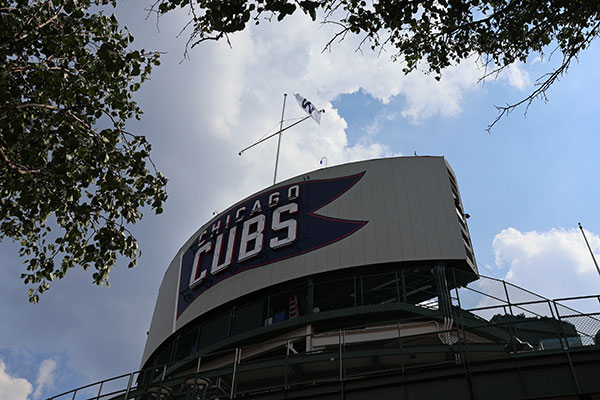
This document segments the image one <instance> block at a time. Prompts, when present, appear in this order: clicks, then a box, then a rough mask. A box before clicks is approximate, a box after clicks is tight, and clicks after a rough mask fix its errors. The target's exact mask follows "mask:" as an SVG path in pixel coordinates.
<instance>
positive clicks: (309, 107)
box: [294, 93, 321, 125]
mask: <svg viewBox="0 0 600 400" xmlns="http://www.w3.org/2000/svg"><path fill="white" fill-rule="evenodd" d="M294 97H295V98H296V101H297V102H298V105H299V106H300V107H302V109H303V110H304V111H306V113H307V114H308V115H310V116H311V117H312V119H314V120H315V121H317V124H319V125H320V124H321V112H320V111H319V110H317V107H315V106H313V104H312V103H311V102H310V101H308V100H306V99H305V98H304V97H302V96H300V95H299V94H298V93H296V94H295V95H294Z"/></svg>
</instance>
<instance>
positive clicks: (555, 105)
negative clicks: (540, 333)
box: [0, 2, 600, 399]
mask: <svg viewBox="0 0 600 400" xmlns="http://www.w3.org/2000/svg"><path fill="white" fill-rule="evenodd" d="M132 3H133V2H131V4H127V5H124V4H123V5H120V6H119V7H120V8H119V9H118V16H119V19H120V21H121V22H122V23H123V24H125V25H127V26H128V27H129V28H130V30H131V31H132V33H133V34H134V36H135V37H136V41H135V42H134V45H135V46H136V47H138V48H141V47H143V48H146V49H152V50H160V51H165V52H166V54H164V55H163V57H162V65H161V66H160V67H159V68H157V69H156V70H155V72H154V73H153V75H152V78H151V80H150V81H149V82H148V83H147V84H146V85H145V86H144V87H143V89H142V90H141V91H140V92H139V93H138V95H137V100H138V102H139V105H140V106H141V107H142V109H143V110H144V111H145V115H144V116H143V118H142V120H141V121H140V122H136V123H131V124H130V125H129V126H128V128H129V129H130V130H132V131H134V132H136V133H139V134H144V135H146V136H147V137H148V138H149V140H150V141H151V142H152V143H153V159H154V161H155V163H156V164H157V166H158V167H159V169H160V170H161V171H162V172H163V173H164V174H165V175H166V176H167V177H168V178H169V184H168V192H169V200H168V203H167V206H166V208H165V213H164V214H163V215H161V216H153V215H152V214H151V213H147V215H146V218H145V219H144V220H143V221H142V222H141V223H140V224H138V225H136V226H135V227H134V228H133V230H134V232H135V234H136V237H137V238H138V241H139V242H140V247H141V249H142V251H143V255H142V258H141V260H140V265H139V267H137V268H135V269H133V270H127V269H126V264H125V263H120V264H119V265H118V267H117V268H116V269H115V270H114V272H113V273H112V274H111V288H99V287H95V286H93V285H92V284H91V277H90V276H88V273H84V272H83V271H78V270H74V271H72V272H71V273H70V274H69V275H68V276H67V278H66V279H65V280H63V281H61V282H55V283H54V284H53V286H52V288H51V290H50V291H49V292H47V293H45V294H44V295H43V296H42V298H41V302H40V304H38V305H30V304H28V302H27V296H26V287H25V286H24V285H23V284H22V283H21V281H20V279H19V274H20V272H21V270H22V269H23V266H22V262H21V261H20V260H19V258H18V256H17V247H16V246H15V245H14V244H11V243H10V242H8V241H4V242H2V243H1V244H0V263H1V265H2V266H3V268H4V272H5V274H4V277H3V279H2V280H1V281H0V299H1V301H0V317H1V318H2V324H0V394H2V393H9V392H8V390H20V392H19V393H21V394H20V395H19V396H20V397H16V398H17V399H26V398H27V399H37V398H44V397H48V396H50V395H52V394H57V393H59V392H62V391H66V390H69V389H71V388H74V387H76V386H80V385H84V384H87V383H90V382H92V381H95V380H100V379H104V378H108V377H110V376H114V375H117V374H121V373H125V372H128V371H130V370H134V369H136V368H137V367H138V366H139V361H140V358H141V354H142V349H143V345H144V341H145V337H146V335H145V333H146V331H147V330H148V327H149V324H150V318H151V315H152V310H153V307H154V302H155V299H156V294H157V291H158V287H159V284H160V280H161V278H162V274H163V273H164V271H165V269H166V267H167V265H168V263H169V262H170V260H171V258H172V257H173V256H174V255H175V253H176V252H177V250H178V249H179V247H180V246H181V245H182V244H183V243H184V241H185V240H186V239H187V238H188V236H189V235H191V234H192V233H193V232H194V231H195V230H196V229H197V228H198V227H200V226H201V225H202V224H203V223H205V222H206V221H207V220H209V219H210V217H211V216H212V213H213V211H221V210H223V209H225V208H226V207H228V206H229V205H231V204H232V203H233V202H235V201H237V200H239V199H241V198H243V197H245V196H246V195H248V194H251V193H253V192H255V191H257V190H259V189H261V188H263V187H265V186H268V185H269V184H270V183H271V180H272V173H273V164H274V155H275V146H276V143H275V141H272V142H271V143H265V144H264V145H261V146H260V147H257V148H256V149H253V150H252V151H249V152H248V153H246V154H245V155H244V156H243V157H239V156H238V155H237V153H238V151H239V150H240V149H241V148H243V147H245V146H246V145H248V144H251V143H252V142H254V141H255V140H257V139H258V138H260V137H261V136H263V135H264V134H265V133H266V132H267V131H268V130H269V129H270V128H272V127H273V126H274V125H276V124H277V121H278V119H279V116H280V112H281V101H282V95H283V93H284V92H287V93H289V94H291V93H295V92H299V93H301V94H303V95H304V96H305V97H307V98H308V99H310V100H311V101H312V102H313V103H314V104H315V105H317V106H318V107H320V108H325V109H326V113H325V114H324V115H323V121H322V123H321V125H320V126H317V125H316V124H314V123H312V122H310V121H307V122H305V123H303V124H302V125H300V126H299V127H298V128H294V129H292V130H290V131H289V132H288V133H286V134H285V135H284V137H283V141H282V156H281V161H280V172H279V177H280V179H285V178H288V177H291V176H295V175H297V174H300V173H303V172H306V171H310V170H313V169H317V168H319V160H320V159H321V157H323V156H325V157H327V160H328V165H330V166H331V165H335V164H340V163H343V162H349V161H354V160H361V159H368V158H374V157H387V156H394V155H412V154H413V152H417V154H419V155H444V156H445V157H446V158H447V159H448V161H449V163H450V164H451V165H452V167H453V169H454V170H455V172H456V175H457V178H458V182H459V186H460V190H461V193H462V196H463V202H464V205H465V209H466V211H467V212H468V213H469V214H470V215H471V218H470V219H469V227H470V230H471V237H472V240H473V244H474V248H475V254H476V257H477V260H478V264H479V269H480V272H481V273H483V274H487V275H491V276H495V277H499V278H506V279H509V280H511V281H513V282H514V283H516V284H518V285H521V286H524V287H527V288H530V289H532V290H533V291H535V292H538V293H540V294H542V295H546V296H547V297H560V296H573V295H578V294H593V293H598V292H600V290H599V289H600V277H599V276H598V275H597V273H596V270H595V268H594V266H593V263H592V260H591V258H590V255H589V253H588V252H587V249H586V248H585V244H584V242H583V239H582V237H581V234H580V232H579V231H578V230H577V222H578V221H581V222H582V223H583V224H584V227H585V228H586V230H587V233H588V238H589V239H590V242H591V244H592V247H593V248H594V251H595V253H596V254H598V255H600V235H599V234H600V217H599V216H598V212H597V208H598V200H597V199H598V198H599V195H600V193H599V190H600V189H599V188H600V185H599V174H598V167H597V164H598V157H597V153H598V149H599V148H600V138H599V137H598V122H599V111H600V100H599V98H598V95H597V90H596V88H598V87H600V76H598V74H597V73H596V71H597V70H598V65H599V63H600V47H599V44H598V43H595V44H594V45H593V46H592V47H591V48H590V49H589V50H587V51H586V52H585V53H584V54H582V56H581V58H580V60H579V63H578V64H574V65H573V66H572V67H571V69H570V71H569V73H568V74H567V75H565V76H564V77H563V78H562V79H561V81H560V82H558V83H557V84H556V85H554V86H553V87H552V88H551V89H550V91H549V92H548V96H549V102H548V103H547V104H544V102H543V101H535V102H534V103H533V104H532V106H531V107H530V109H529V111H528V113H527V115H526V116H524V111H525V110H524V109H518V110H516V111H515V112H513V113H512V114H511V115H509V116H508V117H506V118H504V119H502V120H501V121H500V123H499V124H497V126H496V127H495V128H494V129H493V131H492V133H491V134H489V133H487V132H486V131H485V128H486V126H487V125H488V124H489V123H490V122H492V121H493V119H494V117H495V116H496V110H495V108H494V105H495V104H504V103H506V102H511V101H516V100H519V99H520V98H521V97H522V96H525V95H526V94H527V93H528V92H529V91H531V90H532V88H533V86H532V82H533V81H534V80H535V79H536V78H537V77H538V76H539V75H540V74H541V73H543V72H546V71H547V68H549V67H550V65H551V63H550V64H548V63H547V62H539V61H538V60H535V59H532V60H531V62H530V63H528V64H526V65H518V66H514V67H513V68H512V69H511V71H509V72H510V73H507V74H504V75H501V76H500V77H499V78H498V79H497V80H488V81H487V82H486V83H485V84H477V79H478V78H479V76H481V74H482V71H481V70H479V69H478V68H477V67H476V65H475V62H474V60H469V61H467V62H465V63H463V64H461V65H460V66H458V67H456V68H453V69H450V70H448V71H444V74H443V78H442V81H441V82H436V81H435V80H434V79H433V77H430V76H426V75H423V74H420V73H415V74H411V75H409V76H404V75H403V74H402V73H401V66H400V65H398V64H394V63H392V62H391V61H390V60H389V58H388V57H387V56H386V53H384V54H383V55H381V56H379V57H377V56H376V55H375V54H372V53H370V52H369V51H365V52H364V54H361V53H359V52H355V51H354V50H355V48H356V44H357V43H358V40H359V39H357V38H351V37H349V38H348V39H347V40H346V41H344V42H342V43H339V44H337V45H335V46H334V47H333V49H332V50H331V52H325V53H321V49H322V47H323V46H324V44H325V43H326V42H327V39H328V38H329V37H330V35H331V34H332V31H331V30H330V28H328V27H321V28H319V26H318V25H316V24H314V23H312V22H311V21H310V20H309V18H307V17H304V16H301V15H298V16H294V17H293V18H289V20H287V21H286V22H285V23H283V24H266V23H265V24H262V25H260V26H259V27H257V28H256V27H253V28H252V29H250V30H247V31H245V32H243V33H241V34H238V35H234V36H233V37H232V48H229V47H228V46H227V45H226V43H205V44H203V45H200V46H197V47H196V48H194V49H193V50H192V51H191V52H190V56H191V59H190V60H186V61H183V62H181V61H182V58H183V50H184V44H185V38H179V39H177V38H176V37H175V36H176V35H177V34H178V33H179V30H180V29H181V27H182V26H183V25H184V23H185V20H186V17H185V15H181V14H179V15H177V14H176V15H171V16H167V17H165V18H163V19H162V20H161V23H160V33H159V32H157V30H156V25H155V23H154V22H155V21H153V20H152V18H150V19H149V20H145V17H146V13H145V12H144V10H143V7H142V6H141V5H140V3H139V2H135V3H136V4H132ZM289 100H290V102H288V106H287V110H286V117H287V118H290V119H291V118H297V117H301V116H303V111H302V110H301V109H300V108H299V107H297V106H296V104H295V103H294V102H293V99H289ZM28 385H29V386H28ZM2 390H5V392H2ZM10 393H17V392H10ZM15 396H16V395H15ZM0 397H2V396H0Z"/></svg>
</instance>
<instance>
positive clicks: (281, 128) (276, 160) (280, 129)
mask: <svg viewBox="0 0 600 400" xmlns="http://www.w3.org/2000/svg"><path fill="white" fill-rule="evenodd" d="M285 99H287V93H284V94H283V108H282V109H281V122H279V138H278V139H277V156H275V173H274V174H273V185H274V184H275V181H276V180H277V164H279V147H281V132H282V131H283V114H284V113H285Z"/></svg>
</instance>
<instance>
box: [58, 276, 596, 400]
mask: <svg viewBox="0 0 600 400" xmlns="http://www.w3.org/2000/svg"><path fill="white" fill-rule="evenodd" d="M393 277H394V276H393V275H391V274H389V276H381V277H377V278H373V279H370V280H366V279H365V280H359V281H356V280H353V281H352V282H351V286H350V283H348V284H344V285H341V284H338V286H339V287H338V286H335V285H334V284H331V283H327V284H326V285H325V284H324V285H322V287H321V286H317V289H318V290H323V291H325V290H333V289H339V290H338V291H337V292H336V291H333V292H332V293H333V294H334V295H335V294H336V293H340V291H343V290H346V289H347V287H348V288H354V287H355V286H356V287H360V288H362V289H361V291H360V293H362V294H361V296H360V298H356V300H355V304H356V305H360V304H365V303H368V304H375V303H378V304H386V303H387V301H388V299H393V300H394V301H395V300H397V298H398V297H400V298H402V297H411V296H416V297H419V296H421V294H422V293H426V292H428V291H431V288H428V287H426V286H427V285H424V284H425V281H424V282H423V283H418V284H415V285H414V287H410V288H407V289H408V290H409V291H408V292H404V294H402V292H399V290H400V285H399V283H398V282H401V281H399V280H394V279H392V278H393ZM413 278H414V277H413ZM413 281H414V279H413ZM421 284H423V285H424V286H419V285H421ZM423 288H425V289H423ZM398 293H400V296H398ZM406 293H408V295H407V294H406ZM417 293H419V296H417ZM335 299H336V298H335V296H334V299H333V300H332V302H331V304H333V303H335V301H334V300H335ZM336 301H337V300H336ZM353 301H354V300H353ZM450 301H451V313H450V315H447V314H443V315H442V311H441V310H440V309H439V308H440V307H439V305H438V299H437V297H435V294H434V292H431V294H430V297H429V299H428V300H423V301H420V302H419V303H418V304H416V305H412V307H415V315H421V316H420V317H414V318H411V319H409V318H403V319H401V320H394V321H386V322H383V321H379V322H378V324H377V325H376V326H373V325H366V326H363V327H355V328H353V329H343V330H338V331H329V332H317V333H312V334H309V335H305V336H300V337H289V338H285V339H281V338H278V339H277V340H273V341H271V342H269V341H261V342H260V343H256V344H253V345H248V346H245V347H240V348H235V349H229V350H226V351H221V352H213V353H210V354H203V355H201V357H198V355H196V356H190V357H188V358H186V359H185V360H183V361H178V362H177V363H170V364H169V363H166V364H164V365H161V366H154V367H152V368H149V369H145V370H142V371H136V372H133V373H131V374H126V375H121V376H118V377H115V378H112V379H108V380H105V381H101V382H97V383H95V384H91V385H87V386H84V387H81V388H78V389H75V390H72V391H69V392H66V393H63V394H61V395H57V396H54V397H52V398H51V400H67V399H69V400H82V399H95V400H101V399H111V400H117V399H118V400H128V399H137V400H150V399H159V398H160V399H174V400H176V399H181V400H192V399H193V400H200V399H224V398H232V397H243V396H248V395H253V394H260V393H269V392H274V391H282V390H287V389H290V388H299V387H303V386H311V385H318V384H321V383H327V382H329V383H330V382H337V381H344V380H352V379H360V378H363V377H368V376H370V375H382V374H388V373H393V374H397V373H399V372H406V371H410V370H415V369H419V368H431V367H432V366H436V367H444V368H448V367H460V368H467V367H468V366H467V364H468V363H469V362H477V361H486V360H492V359H500V358H507V357H511V355H513V354H525V353H528V354H529V353H530V352H543V351H557V350H558V351H565V352H568V351H570V350H571V349H575V348H580V347H582V346H600V296H582V297H574V298H565V299H557V300H549V299H546V298H544V297H542V296H539V295H536V294H535V293H531V292H529V291H527V290H525V289H522V288H519V287H517V286H515V285H512V284H510V283H507V282H504V281H501V280H497V279H494V278H485V277H482V278H481V279H480V280H479V281H476V282H473V283H471V284H469V285H468V286H467V287H463V288H460V289H453V290H452V291H451V297H450ZM318 306H319V307H320V308H321V312H326V310H327V309H328V307H329V306H330V304H329V303H323V304H318ZM424 308H426V309H427V312H425V310H423V309H424ZM419 309H421V310H422V313H421V314H419V312H418V310H419ZM436 312H437V313H438V314H439V315H438V314H436ZM195 334H196V333H195V332H191V333H190V334H189V335H188V336H190V337H193V335H195ZM185 338H186V340H187V336H185ZM190 340H191V339H190ZM174 351H178V350H177V349H175V350H174ZM186 360H187V361H186Z"/></svg>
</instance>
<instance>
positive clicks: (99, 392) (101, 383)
mask: <svg viewBox="0 0 600 400" xmlns="http://www.w3.org/2000/svg"><path fill="white" fill-rule="evenodd" d="M102 385H104V381H102V382H100V388H99V389H98V395H97V396H96V400H98V399H99V398H100V395H101V394H102ZM125 400H127V397H125Z"/></svg>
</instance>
